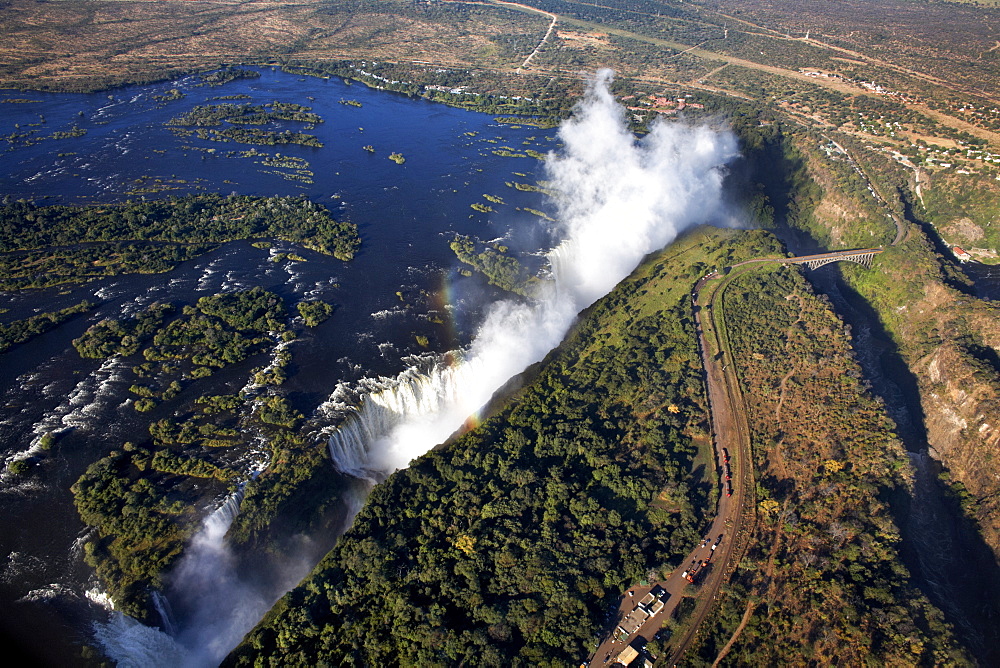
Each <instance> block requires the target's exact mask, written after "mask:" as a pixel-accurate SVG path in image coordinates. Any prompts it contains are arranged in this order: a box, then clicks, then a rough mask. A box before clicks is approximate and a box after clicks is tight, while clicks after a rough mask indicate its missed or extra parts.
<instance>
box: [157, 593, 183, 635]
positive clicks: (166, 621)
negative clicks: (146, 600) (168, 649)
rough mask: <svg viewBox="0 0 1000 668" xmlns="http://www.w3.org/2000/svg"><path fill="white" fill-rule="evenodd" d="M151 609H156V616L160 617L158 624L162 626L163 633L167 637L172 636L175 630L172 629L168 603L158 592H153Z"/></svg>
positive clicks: (172, 622)
mask: <svg viewBox="0 0 1000 668" xmlns="http://www.w3.org/2000/svg"><path fill="white" fill-rule="evenodd" d="M152 599H153V607H154V608H156V614H158V615H159V616H160V622H161V623H162V624H163V631H164V632H165V633H166V634H167V635H168V636H173V635H174V634H175V633H176V632H177V629H176V628H175V627H174V620H173V616H172V615H171V614H170V601H168V600H167V599H166V598H164V596H163V594H161V593H160V592H158V591H154V592H153V596H152Z"/></svg>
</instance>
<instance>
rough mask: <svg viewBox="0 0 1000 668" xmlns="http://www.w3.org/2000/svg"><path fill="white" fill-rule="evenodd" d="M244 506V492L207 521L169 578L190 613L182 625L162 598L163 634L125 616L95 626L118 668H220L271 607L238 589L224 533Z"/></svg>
mask: <svg viewBox="0 0 1000 668" xmlns="http://www.w3.org/2000/svg"><path fill="white" fill-rule="evenodd" d="M242 500H243V486H240V488H239V489H237V490H236V491H235V492H233V493H232V494H230V495H229V496H227V497H226V498H225V500H223V502H222V503H221V504H220V505H219V507H218V508H216V509H215V510H214V511H213V512H212V513H210V514H209V515H208V517H206V518H205V519H204V521H203V522H202V527H201V530H200V531H199V532H198V533H196V534H195V535H194V537H193V538H192V539H191V542H190V544H189V546H188V549H187V551H186V552H185V554H184V556H183V557H182V558H181V560H180V563H179V564H178V565H177V567H176V568H175V569H174V571H173V572H172V573H171V575H170V578H169V582H170V587H169V588H168V595H169V596H170V597H172V598H173V599H174V601H175V602H176V604H177V606H178V607H179V608H180V609H181V610H183V611H184V612H190V613H191V614H183V615H181V619H182V620H183V621H182V622H181V624H180V625H177V624H175V622H174V620H173V618H172V615H171V608H172V607H173V606H172V605H171V603H170V601H169V600H168V599H167V598H165V597H164V596H163V595H162V594H160V593H159V592H155V593H154V594H153V596H152V600H153V605H154V607H155V608H156V611H157V613H158V614H159V616H160V619H161V620H162V623H163V631H161V630H159V629H157V628H155V627H151V626H146V625H145V624H142V623H140V622H139V621H137V620H135V619H133V618H131V617H129V616H128V615H125V614H122V613H121V612H113V613H112V615H111V618H110V619H109V621H108V622H106V623H97V624H95V625H94V637H95V639H96V640H97V642H98V644H99V645H100V646H101V649H102V650H103V651H104V653H105V655H106V656H107V657H108V658H110V659H111V660H112V661H114V662H115V663H116V664H117V665H118V666H119V667H120V668H121V667H132V666H135V667H136V668H176V667H177V666H190V667H192V668H201V667H202V666H214V665H218V663H219V662H220V661H221V660H222V659H223V657H225V655H226V653H227V652H229V650H230V649H232V648H233V647H234V646H235V645H236V644H237V643H238V642H239V640H240V639H241V638H242V637H243V635H244V634H245V633H246V632H247V631H249V630H250V628H252V626H253V625H254V624H255V623H256V622H257V621H258V620H259V619H260V617H261V615H263V613H264V611H266V609H267V605H268V603H267V602H265V601H263V600H259V601H258V599H259V597H254V596H253V595H252V594H250V593H249V588H248V587H247V586H246V585H242V583H239V581H238V578H237V575H236V572H235V568H234V566H235V564H234V561H233V556H232V554H231V553H230V551H229V548H228V546H227V545H226V544H225V536H226V531H228V530H229V527H230V526H231V525H232V523H233V520H235V519H236V516H237V515H238V514H239V512H240V503H241V502H242ZM241 585H242V586H241ZM253 603H257V605H253Z"/></svg>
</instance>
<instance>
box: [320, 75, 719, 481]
mask: <svg viewBox="0 0 1000 668" xmlns="http://www.w3.org/2000/svg"><path fill="white" fill-rule="evenodd" d="M609 84H610V76H609V75H608V74H606V73H605V74H598V76H597V77H596V79H595V81H594V82H593V85H592V86H591V88H590V90H589V91H588V93H587V97H586V98H585V99H584V101H583V102H582V103H581V104H580V105H579V106H578V107H577V109H576V113H575V115H574V117H573V119H571V120H570V121H568V122H567V123H565V124H564V125H563V126H562V127H561V128H560V130H559V135H560V137H561V138H562V140H563V142H564V145H565V151H564V153H563V154H561V155H551V156H549V160H547V161H546V171H547V172H548V174H547V176H548V177H549V179H550V181H551V183H552V186H553V188H554V190H555V191H556V192H558V193H559V195H558V196H557V199H556V204H557V206H558V208H559V215H558V220H559V223H558V228H559V229H558V230H557V232H558V236H559V238H561V242H560V243H559V244H558V245H557V246H556V248H554V249H552V250H551V251H549V252H548V253H547V260H548V264H549V267H550V271H551V275H552V277H553V280H552V281H549V282H548V283H547V284H545V285H544V286H543V288H542V289H541V290H539V292H538V294H537V295H536V300H535V301H534V302H533V303H530V304H528V303H524V302H519V301H500V302H497V303H494V304H493V305H491V306H490V307H489V309H488V312H487V315H486V318H485V320H484V322H483V323H482V324H481V325H480V327H479V329H478V330H477V332H476V334H475V336H474V337H473V341H472V344H471V345H470V346H469V349H468V350H467V351H462V354H461V355H459V354H456V353H450V354H449V355H448V357H449V358H451V359H455V360H458V362H457V363H456V364H445V363H441V364H438V365H436V366H435V367H434V368H433V369H431V370H430V371H429V372H421V371H420V370H419V369H418V368H417V367H411V368H410V369H407V370H406V371H404V372H403V373H402V374H401V375H400V376H399V377H398V378H396V379H393V380H387V379H381V380H380V383H379V386H378V387H377V388H376V389H375V390H373V391H372V392H370V393H369V394H368V395H367V396H365V397H363V398H362V399H361V400H360V401H359V402H358V404H356V405H355V408H353V409H350V412H351V413H352V414H351V415H350V417H349V418H348V419H347V420H345V421H344V422H343V423H342V425H341V426H340V427H339V428H338V430H337V431H335V432H334V433H333V434H332V435H331V436H330V441H329V450H330V457H331V459H332V460H333V463H334V465H335V466H336V467H337V468H338V470H340V471H341V472H343V473H347V474H350V475H353V476H356V477H359V478H363V479H366V480H370V481H378V480H379V479H381V478H384V477H385V476H387V475H388V474H390V473H392V472H393V471H394V470H396V469H399V468H403V467H405V466H407V465H409V463H410V461H412V460H413V459H414V458H416V457H419V456H420V455H422V454H424V453H425V452H427V451H428V450H430V449H431V448H433V447H434V446H435V445H437V444H439V443H442V442H444V441H445V440H447V438H448V437H449V436H451V435H452V434H453V433H455V431H456V430H458V429H459V428H460V427H461V426H462V425H463V424H464V423H465V422H466V421H467V420H468V419H469V417H470V416H473V415H475V413H476V412H477V411H479V409H480V408H482V407H483V406H484V405H485V404H486V403H487V402H488V401H489V400H490V398H491V397H492V395H493V393H494V392H496V390H497V389H498V388H500V387H501V386H502V385H503V384H504V383H505V382H507V381H508V380H509V379H510V378H511V377H512V376H514V375H515V374H518V373H520V372H521V371H523V370H524V369H525V368H526V367H527V366H528V365H530V364H532V363H534V362H537V361H539V360H541V359H542V358H543V357H544V356H545V355H546V354H547V353H548V352H549V351H550V350H552V349H553V348H554V347H555V346H557V345H558V344H559V343H560V341H561V340H562V338H563V337H564V336H565V335H566V332H567V331H569V328H570V326H571V325H572V323H573V321H574V320H575V318H576V316H577V314H578V313H579V312H580V311H581V310H582V309H584V308H586V307H587V306H590V305H591V304H593V303H594V302H595V301H597V300H598V299H600V298H601V297H602V296H604V295H605V294H607V293H608V292H610V291H611V290H612V289H613V288H614V286H615V285H616V284H617V283H618V282H619V281H621V280H622V279H624V278H625V277H626V276H628V275H629V273H631V272H632V270H633V269H635V267H636V265H638V263H639V262H640V261H641V260H642V258H643V257H644V256H645V255H647V254H648V253H650V252H653V251H655V250H658V249H660V248H662V247H664V246H666V245H667V244H669V243H670V242H671V241H673V240H674V239H675V238H676V236H677V234H679V233H680V232H681V231H682V230H684V229H686V228H688V227H692V226H694V225H697V224H702V223H720V222H721V223H725V222H728V221H730V220H733V217H732V216H729V215H728V214H727V213H726V212H725V210H724V206H723V204H722V181H723V177H724V169H723V167H724V165H725V164H726V163H727V162H728V161H729V160H730V159H732V158H733V157H734V156H735V155H736V141H735V138H734V137H733V135H732V133H730V132H726V131H719V130H714V129H711V128H708V127H705V126H699V127H692V126H688V125H683V124H679V123H677V124H667V123H660V124H657V125H654V127H653V129H652V131H651V132H650V133H649V135H648V136H647V137H645V138H644V139H643V140H642V141H636V139H635V137H634V136H633V135H632V134H631V133H630V132H629V131H628V129H627V128H626V126H625V124H624V123H623V115H622V111H623V110H622V108H621V107H620V106H619V105H618V104H617V103H616V102H615V100H614V97H613V96H612V95H611V93H610V92H609V89H608V86H609Z"/></svg>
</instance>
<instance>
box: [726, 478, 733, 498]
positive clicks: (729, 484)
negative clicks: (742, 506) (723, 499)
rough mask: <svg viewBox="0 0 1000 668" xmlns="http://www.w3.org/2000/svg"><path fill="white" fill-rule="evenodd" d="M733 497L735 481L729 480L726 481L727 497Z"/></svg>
mask: <svg viewBox="0 0 1000 668" xmlns="http://www.w3.org/2000/svg"><path fill="white" fill-rule="evenodd" d="M732 495H733V481H732V480H727V481H726V496H732Z"/></svg>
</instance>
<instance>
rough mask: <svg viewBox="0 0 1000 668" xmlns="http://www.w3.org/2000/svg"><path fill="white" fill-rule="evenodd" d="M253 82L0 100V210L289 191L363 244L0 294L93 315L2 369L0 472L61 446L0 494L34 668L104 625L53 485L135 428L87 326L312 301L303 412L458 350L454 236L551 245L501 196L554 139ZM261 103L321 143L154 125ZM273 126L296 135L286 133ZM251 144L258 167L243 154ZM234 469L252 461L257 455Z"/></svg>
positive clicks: (360, 90) (3, 600) (191, 80)
mask: <svg viewBox="0 0 1000 668" xmlns="http://www.w3.org/2000/svg"><path fill="white" fill-rule="evenodd" d="M259 71H260V74H261V76H260V77H259V78H255V79H239V80H235V81H232V82H229V83H226V84H225V85H222V86H209V85H205V83H204V82H203V81H202V79H201V78H200V77H198V76H190V77H186V78H183V79H180V80H177V81H171V82H165V83H160V84H154V85H148V86H137V87H129V88H123V89H116V90H113V91H110V92H103V93H95V94H88V95H80V94H52V93H36V92H22V91H0V135H2V137H3V138H4V139H6V141H3V142H0V197H9V198H11V199H19V198H27V199H31V200H35V201H37V202H39V203H66V204H76V203H110V202H119V201H123V200H125V199H127V198H138V197H147V198H152V197H166V196H169V195H183V194H187V193H197V192H220V193H230V192H235V193H239V194H245V195H299V194H303V195H306V196H307V197H309V198H310V199H312V200H313V201H315V202H318V203H320V204H323V205H324V206H326V207H328V208H329V209H330V210H331V211H332V213H333V214H334V216H335V217H337V218H338V219H347V220H350V221H352V222H354V223H356V224H357V225H358V226H359V230H360V233H361V237H362V244H363V245H362V249H361V251H360V253H359V254H358V256H357V257H356V258H355V259H354V260H353V261H351V262H350V263H342V262H340V261H338V260H334V259H332V258H329V257H325V256H321V255H319V254H316V253H311V252H307V251H302V250H301V249H295V250H296V252H298V253H300V254H302V255H303V256H304V257H305V258H306V259H307V261H306V262H290V261H286V262H273V261H272V259H273V254H274V252H275V251H278V250H284V251H291V250H293V248H292V246H291V245H290V244H281V243H278V244H276V246H275V249H274V250H273V251H269V250H267V249H259V248H255V247H253V246H251V245H250V244H249V243H247V242H232V243H228V244H225V245H223V246H222V247H220V248H219V249H217V250H216V251H214V252H212V253H209V254H207V255H204V256H201V257H199V258H197V259H195V260H191V261H188V262H186V263H184V264H182V265H181V266H180V267H179V268H177V269H175V270H174V271H172V272H170V273H168V274H160V275H143V276H126V277H118V278H108V279H102V280H98V281H94V282H91V283H89V284H86V285H84V286H82V287H78V288H75V289H72V290H65V289H52V290H42V291H22V292H19V293H2V294H0V308H3V309H6V311H5V312H2V313H0V321H2V322H8V321H10V320H13V319H17V318H21V317H25V316H26V315H30V314H31V313H33V312H36V311H38V310H39V309H42V310H53V309H55V308H59V307H61V306H64V305H68V304H71V303H76V302H78V301H80V300H81V299H83V298H84V297H88V298H91V299H96V300H98V301H100V302H101V306H100V307H99V308H98V309H97V310H96V311H94V312H92V313H90V314H88V315H87V316H86V317H84V318H77V319H74V320H71V321H69V322H67V323H65V324H64V325H62V326H60V327H58V328H56V329H55V330H53V331H51V332H49V333H47V334H45V335H43V336H41V337H38V338H36V339H34V340H32V341H30V342H28V343H26V344H24V345H21V346H17V347H15V348H14V349H12V350H11V351H9V352H8V353H6V354H4V355H3V356H2V362H0V443H2V448H3V455H4V459H5V460H10V458H11V457H14V456H16V455H18V453H23V451H24V450H26V449H27V448H28V447H29V446H30V444H31V442H32V441H33V440H37V437H38V435H39V434H41V433H44V432H46V431H59V432H61V436H60V439H59V443H58V446H57V447H56V449H55V450H54V451H53V454H52V455H50V456H47V457H46V458H45V460H44V462H43V463H42V464H41V465H37V466H35V467H34V468H33V470H32V472H31V473H30V474H29V475H27V476H25V477H23V478H17V479H14V478H12V479H6V480H5V481H4V482H3V483H2V484H0V499H2V502H3V504H4V509H5V512H4V513H3V514H0V629H2V632H3V635H4V636H6V637H7V638H8V639H9V640H10V641H11V643H12V644H11V645H10V646H11V647H12V648H16V647H22V648H23V649H24V650H25V651H27V652H28V653H29V654H30V655H31V656H32V657H33V658H34V659H35V660H38V661H42V662H46V663H59V664H62V665H65V664H66V663H67V662H69V663H74V662H77V661H78V660H79V650H80V644H81V643H86V642H92V639H91V637H90V629H91V622H92V621H93V620H98V619H102V618H103V617H105V616H106V612H105V611H104V609H103V608H102V606H101V603H102V600H101V595H100V591H99V588H98V587H97V583H96V581H95V580H94V578H93V574H92V572H91V569H89V568H88V567H87V566H86V565H84V564H83V562H82V558H81V546H82V544H83V542H84V540H85V539H86V537H87V535H88V532H87V530H86V528H85V527H84V525H83V524H82V523H81V521H80V520H79V518H78V516H77V514H76V511H75V509H74V507H73V503H72V496H71V494H70V493H69V487H70V485H71V484H72V483H73V482H74V481H75V480H76V479H77V478H78V477H79V476H80V474H81V473H82V472H83V470H84V469H85V468H86V466H87V465H88V464H89V463H90V462H92V461H94V460H95V459H97V458H99V457H101V456H103V455H104V454H106V453H107V452H108V451H109V450H111V449H112V448H115V447H118V446H120V445H121V444H122V443H123V442H124V441H126V440H129V439H132V440H134V439H137V438H139V439H141V438H143V437H144V436H145V426H146V423H147V421H146V420H142V419H139V418H138V417H137V416H136V414H135V413H134V411H132V409H131V408H130V407H128V406H126V405H125V402H126V400H127V398H128V396H129V394H128V387H129V384H130V382H131V381H130V380H128V374H127V373H126V370H127V368H128V367H127V366H126V365H125V363H123V362H111V363H107V364H104V365H99V364H96V363H94V362H93V361H92V360H82V359H80V358H79V357H78V356H77V355H76V352H75V351H74V349H73V348H72V346H71V345H70V342H71V341H72V339H73V338H75V337H77V336H79V335H80V334H81V333H82V331H83V330H84V329H86V328H87V327H88V326H89V325H91V324H93V323H95V322H97V321H99V320H101V319H102V318H105V317H111V316H121V315H122V314H126V315H127V314H129V313H133V312H135V311H137V310H139V309H140V308H142V307H143V306H145V305H147V304H149V303H151V302H152V301H154V300H164V301H172V302H175V303H185V304H187V303H192V302H193V301H195V300H197V299H198V297H199V296H201V295H205V294H212V293H215V292H220V291H230V290H237V289H245V288H248V287H251V286H254V285H260V286H262V287H264V288H266V289H269V290H272V291H274V292H276V293H278V294H279V295H281V296H282V297H283V298H285V300H286V302H287V303H293V302H295V301H298V300H300V299H302V298H307V297H308V298H318V299H323V300H325V301H328V302H330V303H333V304H335V306H336V312H335V315H334V317H333V318H331V319H330V320H329V321H327V322H326V323H324V324H323V325H321V326H320V327H319V328H316V329H315V330H313V331H311V332H310V333H309V335H308V336H307V337H305V338H303V339H301V340H299V341H297V342H296V343H295V344H294V345H293V349H292V350H293V356H294V360H295V368H296V369H297V372H296V373H295V374H294V375H293V376H292V377H291V378H290V379H289V381H288V382H287V383H286V385H285V386H284V387H285V388H286V389H287V390H288V392H289V396H290V397H291V398H292V400H293V401H294V402H295V405H296V407H297V408H299V410H301V411H303V412H304V413H306V414H307V415H308V414H309V413H310V412H311V411H312V410H314V409H315V408H316V407H317V406H319V405H320V404H321V403H322V402H323V401H324V400H326V399H327V398H328V397H329V396H330V394H331V392H332V391H333V389H334V388H336V387H337V385H338V384H341V383H344V384H348V385H349V384H351V383H355V382H357V381H358V380H360V379H362V378H365V377H376V376H394V375H396V374H397V373H399V372H400V371H402V370H403V369H404V368H406V366H407V362H406V361H405V360H406V359H407V358H408V356H412V355H419V354H426V353H428V352H443V351H446V350H451V349H455V348H457V347H460V346H464V345H466V344H467V343H468V342H469V339H470V337H471V335H472V333H473V331H474V330H475V328H476V326H477V324H478V322H479V319H480V316H481V313H482V306H483V305H484V304H486V303H489V302H490V301H492V300H494V299H495V298H496V296H497V294H496V291H495V290H494V289H493V288H490V287H489V286H487V285H485V284H484V283H483V281H481V280H479V279H477V278H475V277H465V276H463V275H461V274H460V273H459V271H458V267H457V264H458V263H457V261H456V260H455V257H454V255H453V253H452V251H451V250H450V248H449V246H448V242H449V241H450V240H451V239H452V238H453V235H454V234H456V233H461V234H469V235H476V236H479V237H480V238H483V239H495V238H505V242H504V243H505V244H507V245H510V246H512V247H513V248H519V247H522V248H523V247H531V248H537V247H539V246H544V243H545V242H546V241H547V240H548V238H549V230H548V228H547V223H546V221H544V219H542V218H539V217H537V216H535V215H533V214H531V213H528V212H526V211H523V210H521V209H524V208H533V209H537V210H543V209H545V208H546V206H547V205H546V203H545V202H544V201H543V197H542V195H540V194H539V193H537V192H527V191H521V190H517V189H515V188H512V187H509V186H508V185H507V184H508V183H513V182H517V183H526V184H534V183H535V182H536V180H537V179H540V178H543V177H542V176H541V175H540V174H541V170H540V164H541V163H540V162H539V161H538V160H536V159H535V158H531V157H526V156H524V154H523V153H522V151H523V150H525V149H528V148H530V149H533V150H535V151H539V152H541V153H545V152H547V151H549V150H550V149H552V148H554V147H555V145H556V139H555V136H554V134H555V133H554V131H545V130H539V129H537V128H532V127H516V126H514V127H512V126H510V125H501V124H498V123H496V122H495V120H494V119H493V117H492V116H488V115H485V114H478V113H472V112H466V111H462V110H457V109H453V108H448V107H445V106H442V105H437V104H433V103H430V102H427V101H424V100H420V99H410V98H407V97H405V96H402V95H398V94H394V93H388V92H384V91H378V90H373V89H369V88H367V87H365V86H362V85H359V84H354V85H348V84H346V83H345V82H343V81H340V80H337V79H319V78H313V77H299V76H295V75H290V74H286V73H282V72H279V71H274V70H271V69H261V70H259ZM174 90H176V91H178V92H179V94H174V93H172V92H171V91H174ZM157 96H159V99H157ZM171 97H172V98H177V99H168V98H171ZM220 97H222V98H228V99H223V100H220V99H218V98H220ZM24 100H28V101H24ZM273 101H278V102H284V103H295V104H301V105H305V106H309V107H311V108H312V110H313V112H314V113H317V114H319V115H320V116H321V117H322V118H323V123H320V124H316V125H315V127H313V128H309V129H306V130H305V131H307V132H309V133H311V134H314V135H315V136H316V137H317V138H318V139H319V140H320V141H322V142H323V144H324V146H323V147H322V148H314V147H308V146H299V145H292V144H289V145H282V146H257V147H251V146H247V145H243V144H235V143H221V142H216V141H208V140H205V139H197V138H193V137H182V136H175V134H174V133H173V132H171V130H170V128H169V127H168V126H167V125H166V124H167V122H168V121H169V120H170V119H172V118H176V117H178V116H179V115H181V114H183V113H186V112H188V111H190V110H191V109H192V108H193V107H195V106H196V105H202V104H220V103H227V102H228V103H250V104H266V103H270V102H273ZM347 102H351V104H347ZM278 129H279V130H282V129H293V130H301V129H302V124H301V123H294V122H285V123H280V124H279V125H278ZM60 132H61V133H64V134H63V135H57V134H56V133H60ZM67 134H68V135H73V136H66V135H67ZM53 135H55V136H53ZM365 146H371V148H372V151H369V150H365V149H364V147H365ZM250 149H254V150H255V151H256V152H258V153H259V154H260V155H257V156H253V157H239V155H240V152H244V151H248V150H250ZM394 152H395V153H401V154H402V155H403V156H404V157H405V162H404V163H403V164H397V163H396V162H394V161H392V160H389V159H388V156H389V154H390V153H394ZM499 153H507V156H506V157H505V156H503V155H499ZM510 154H515V156H518V155H519V156H521V157H510ZM279 155H280V157H279ZM265 158H269V159H270V161H271V162H285V163H288V164H291V163H292V162H295V163H296V166H297V167H298V169H292V168H287V167H284V168H283V167H274V166H268V165H263V164H260V163H261V162H262V161H264V160H265ZM289 158H292V159H298V160H289ZM303 160H304V161H306V162H307V163H308V164H305V163H303V162H302V161H303ZM307 172H311V175H309V174H308V173H307ZM301 177H305V179H306V180H303V178H301ZM308 180H311V181H312V182H311V183H310V182H307V181H308ZM484 194H490V195H493V196H499V197H502V199H503V201H504V202H505V204H503V205H498V204H496V203H492V204H490V206H491V207H492V208H493V209H495V211H494V212H493V213H487V212H481V211H476V210H473V209H472V208H471V205H472V204H474V203H480V204H487V202H486V200H484V199H483V195H484ZM513 230H518V233H517V234H514V233H513ZM422 340H426V341H427V343H426V344H425V345H421V341H422ZM244 375H245V374H244ZM214 378H216V380H215V383H216V387H215V389H214V390H213V391H223V390H224V389H225V388H229V391H235V390H238V389H239V387H240V386H241V385H242V383H244V382H245V381H246V378H245V377H240V376H237V375H236V374H228V375H227V374H226V373H221V374H218V375H217V377H214ZM242 456H243V457H244V458H245V459H246V460H247V461H248V462H250V461H251V460H253V459H254V458H255V457H257V458H259V457H261V456H263V453H258V452H254V451H252V450H248V451H247V452H245V453H243V455H242ZM251 465H252V464H247V466H251ZM216 502H218V500H216ZM88 591H89V592H90V593H89V594H88Z"/></svg>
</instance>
